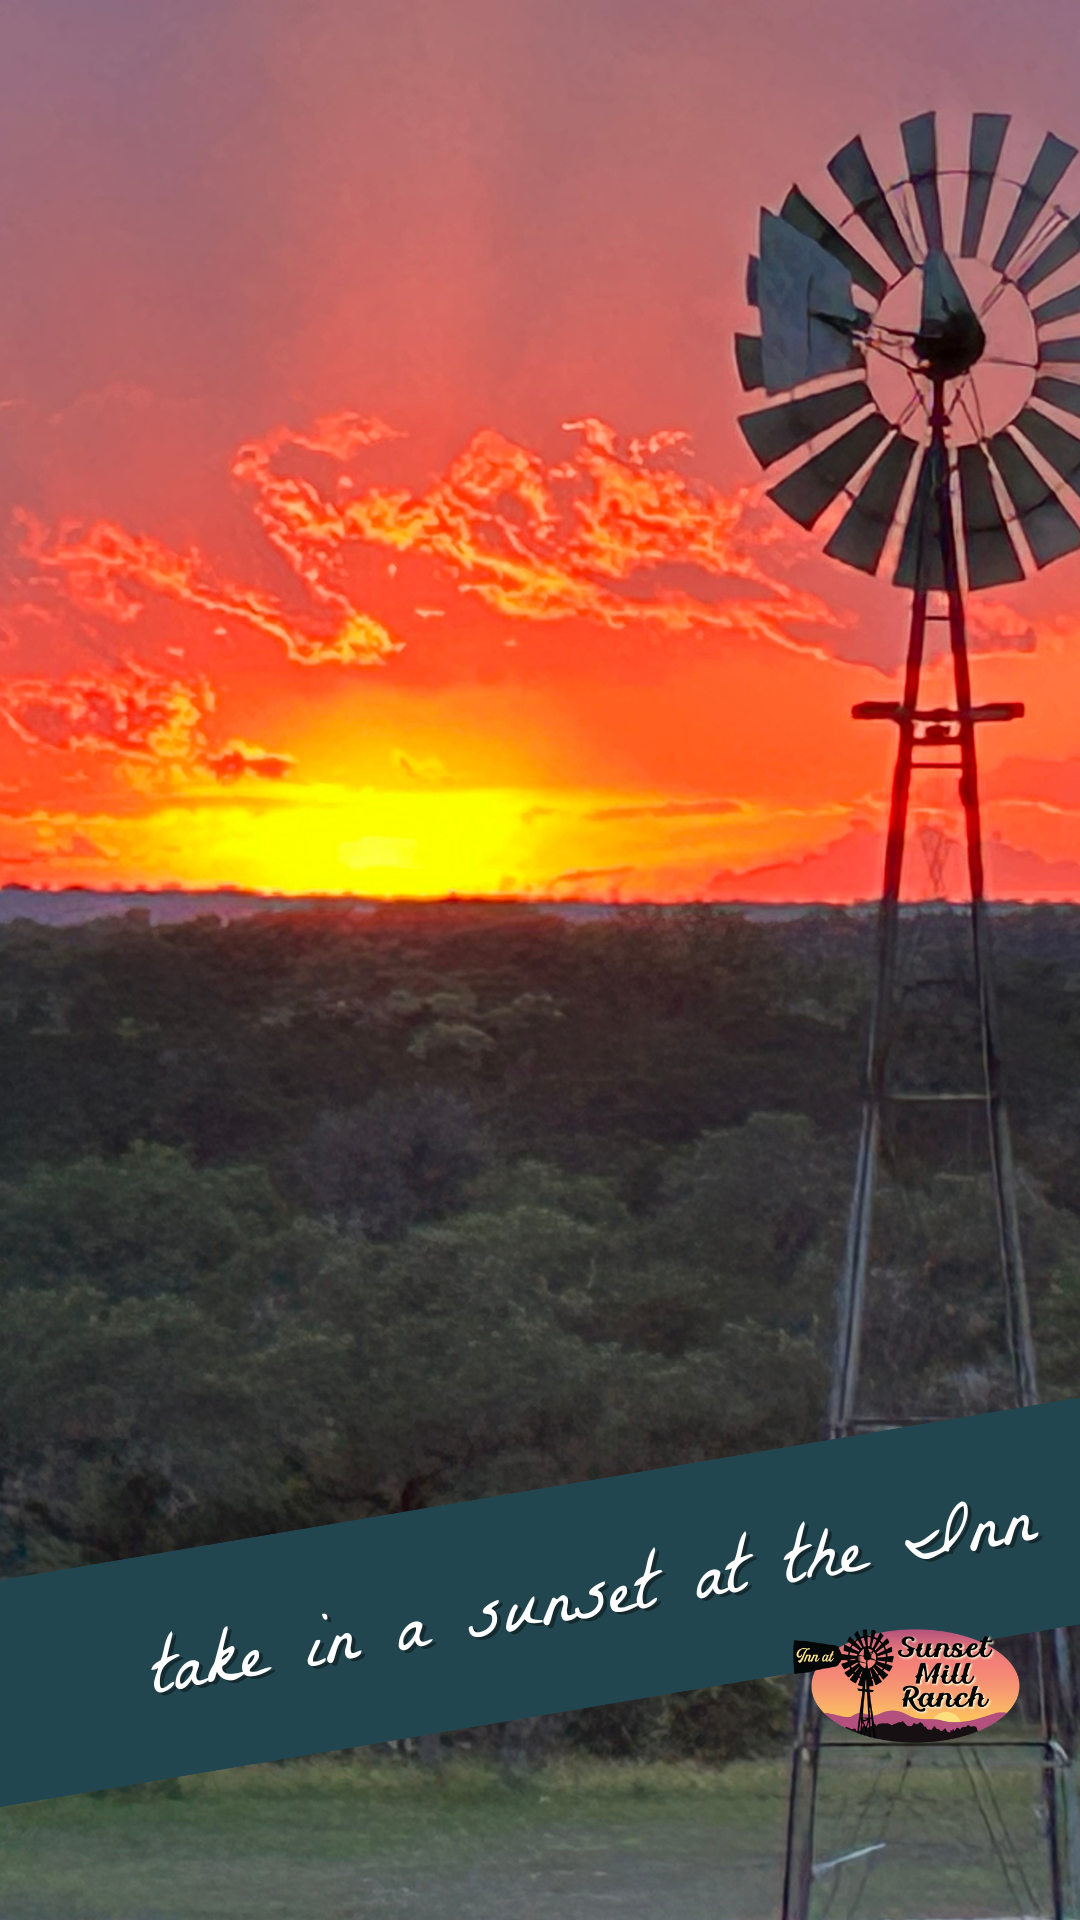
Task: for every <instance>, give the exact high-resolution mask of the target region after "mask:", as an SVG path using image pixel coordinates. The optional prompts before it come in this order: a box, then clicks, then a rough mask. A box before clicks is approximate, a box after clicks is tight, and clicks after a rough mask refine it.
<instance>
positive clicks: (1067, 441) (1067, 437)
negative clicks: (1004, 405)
mask: <svg viewBox="0 0 1080 1920" xmlns="http://www.w3.org/2000/svg"><path fill="white" fill-rule="evenodd" d="M1013 430H1014V432H1017V433H1022V434H1023V436H1024V439H1025V440H1030V442H1031V444H1032V446H1033V447H1036V448H1037V449H1038V451H1039V452H1040V453H1041V454H1042V457H1043V459H1044V460H1046V461H1048V462H1049V464H1050V466H1052V467H1053V469H1054V472H1055V473H1059V474H1060V475H1061V478H1062V479H1063V480H1067V481H1068V483H1069V485H1070V487H1071V488H1072V490H1073V492H1074V493H1080V440H1078V439H1077V438H1076V435H1075V434H1074V433H1070V432H1069V431H1068V429H1067V428H1065V427H1059V426H1058V423H1057V421H1056V420H1050V419H1048V418H1047V416H1046V414H1045V413H1037V412H1036V411H1035V408H1034V407H1024V408H1023V409H1022V411H1021V412H1020V413H1018V414H1017V416H1016V419H1015V420H1014V421H1013Z"/></svg>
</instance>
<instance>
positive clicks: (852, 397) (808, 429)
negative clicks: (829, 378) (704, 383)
mask: <svg viewBox="0 0 1080 1920" xmlns="http://www.w3.org/2000/svg"><path fill="white" fill-rule="evenodd" d="M872 404H873V401H872V398H871V394H870V389H869V387H868V386H867V384H866V382H865V380H853V381H850V382H849V383H848V385H847V386H842V387H828V388H826V390H825V392H824V393H810V394H807V395H806V396H805V397H804V398H803V399H801V400H785V401H783V402H782V404H781V405H780V406H778V407H762V409H761V411H760V413H744V414H741V415H740V417H739V425H740V427H741V428H742V430H743V433H744V435H745V437H746V439H747V441H748V443H749V446H750V449H751V451H752V453H753V454H754V455H755V457H756V458H757V460H759V461H760V463H761V465H762V466H763V467H771V466H772V464H773V462H774V461H775V460H782V459H783V458H784V455H785V454H787V453H794V451H795V449H796V447H803V446H805V445H806V443H807V441H808V440H813V439H815V438H816V436H817V435H818V434H819V433H824V432H825V431H826V429H827V428H828V427H835V426H836V424H837V422H838V421H840V420H846V419H847V417H848V415H849V414H850V413H861V412H862V410H863V408H864V407H869V406H871V405H872Z"/></svg>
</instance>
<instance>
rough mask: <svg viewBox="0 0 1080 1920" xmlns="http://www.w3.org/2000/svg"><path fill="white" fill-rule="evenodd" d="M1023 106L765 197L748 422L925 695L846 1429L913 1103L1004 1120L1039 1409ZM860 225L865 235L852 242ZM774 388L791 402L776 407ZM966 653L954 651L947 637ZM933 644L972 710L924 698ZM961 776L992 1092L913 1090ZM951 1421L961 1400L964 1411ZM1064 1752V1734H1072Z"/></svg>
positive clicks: (1060, 249)
mask: <svg viewBox="0 0 1080 1920" xmlns="http://www.w3.org/2000/svg"><path fill="white" fill-rule="evenodd" d="M1008 130H1009V116H1007V115H1005V114H987V113H979V114H976V115H975V116H974V118H973V120H972V123H971V129H970V139H969V142H968V148H967V156H966V164H965V165H963V166H955V167H945V168H943V167H940V166H939V163H938V142H937V125H936V120H935V116H934V115H933V114H932V113H926V114H922V115H920V116H919V117H917V118H915V119H912V120H908V121H905V123H904V124H903V126H902V127H901V130H900V132H901V142H902V148H903V157H904V171H903V173H902V175H901V176H900V177H899V178H898V179H896V181H895V182H894V184H892V185H890V186H887V187H886V186H883V185H882V183H881V180H880V178H879V176H878V174H877V173H876V172H875V169H874V167H873V165H872V163H871V160H870V157H869V155H868V154H867V151H866V148H865V147H864V145H863V142H862V140H861V139H855V140H852V141H850V142H849V144H848V145H847V146H845V147H844V148H842V149H841V151H840V152H839V153H837V154H836V155H835V156H834V157H833V159H832V160H831V161H830V162H829V166H828V171H829V174H830V175H831V177H832V180H833V182H834V183H835V186H836V187H837V188H838V189H839V192H840V194H841V195H842V197H843V199H844V200H845V201H846V202H847V206H848V208H849V209H850V211H849V212H848V213H846V214H845V215H844V216H843V218H842V219H841V220H840V221H839V224H837V225H834V224H833V223H832V222H831V221H830V220H828V219H827V218H826V217H825V215H824V214H822V213H820V212H819V211H818V209H817V207H816V206H815V205H814V204H813V203H812V202H811V201H810V200H808V199H807V198H806V196H805V195H804V194H803V193H801V192H800V190H799V189H798V188H797V187H793V188H792V190H791V192H790V193H789V194H788V196H787V198H786V200H785V201H784V203H783V206H782V207H781V210H780V213H779V215H776V214H772V213H769V212H767V211H763V212H762V215H761V229H760V248H759V253H758V255H757V257H756V258H754V259H752V260H751V263H750V272H749V276H748V282H747V296H748V300H749V303H750V305H751V306H753V307H756V308H757V310H758V313H759V316H760V333H759V334H757V335H753V336H751V335H747V334H741V335H737V336H736V341H735V352H736V363H737V367H738V371H739V376H740V379H741V382H742V385H743V388H744V390H745V391H747V392H748V393H755V394H757V395H759V396H761V397H762V399H763V401H764V404H761V405H758V406H756V407H755V408H754V410H753V411H751V412H748V413H746V414H744V415H743V416H742V417H741V419H740V422H739V424H740V426H741V428H742V431H743V433H744V435H745V437H746V439H747V441H748V442H749V445H750V447H751V449H752V451H753V453H754V454H755V456H756V458H757V459H758V461H759V462H760V463H761V465H762V466H763V467H766V468H770V469H772V468H776V469H778V471H779V474H780V477H779V478H778V479H777V480H776V481H775V483H774V484H773V485H772V486H770V487H769V489H768V497H769V498H770V499H771V500H773V501H774V502H775V503H776V505H777V506H779V507H780V508H781V509H782V510H783V511H784V512H785V513H786V514H788V515H789V516H790V517H791V518H792V519H793V520H795V521H796V522H797V523H798V524H799V525H800V526H802V527H804V528H807V529H818V528H820V529H821V531H822V532H823V533H824V534H825V540H824V551H825V553H826V554H827V555H828V556H829V557H830V558H832V559H835V560H838V561H841V562H843V563H844V564H846V565H848V566H850V567H853V568H856V569H857V570H859V571H860V572H862V573H865V574H871V575H876V576H878V577H883V578H887V579H891V581H892V583H893V584H894V585H895V586H897V587H899V588H901V589H902V590H904V591H905V592H906V593H908V594H909V595H910V621H909V627H908V642H907V654H906V660H905V666H904V677H903V686H902V691H901V693H900V697H899V699H898V700H895V701H889V702H886V701H870V702H865V703H863V704H862V705H860V706H858V707H856V708H855V709H854V714H853V717H854V718H855V719H857V720H879V721H886V722H888V723H889V724H890V725H892V726H893V727H895V729H896V760H895V766H894V772H893V780H892V792H891V799H890V808H889V823H888V832H887V837H886V846H885V861H884V875H883V882H882V892H881V901H880V906H879V909H878V919H877V935H876V963H875V980H874V997H873V1007H872V1014H871V1022H870V1033H869V1041H868V1048H867V1058H866V1072H865V1084H864V1097H863V1108H862V1121H861V1130H860V1138H859V1146H858V1154H857V1159H856V1168H855V1179H854V1189H853V1194H852V1200H851V1209H850V1214H849V1218H848V1228H847V1238H846V1246H845V1252H844V1258H843V1265H842V1271H841V1276H840V1285H839V1295H838V1329H837V1343H836V1354H835V1362H834V1369H833V1382H832V1394H831V1399H830V1406H829V1415H828V1433H829V1436H830V1437H831V1438H834V1439H839V1438H843V1437H845V1436H847V1435H850V1434H854V1433H857V1432H860V1431H866V1430H868V1429H873V1428H875V1427H878V1428H880V1427H882V1426H895V1425H897V1424H903V1423H905V1422H909V1421H910V1420H911V1419H912V1418H913V1417H915V1418H918V1417H926V1416H925V1414H923V1415H922V1416H919V1415H915V1416H913V1415H912V1414H911V1412H910V1411H909V1410H908V1411H906V1410H904V1409H900V1408H889V1409H887V1410H885V1409H881V1408H879V1409H877V1410H875V1411H873V1412H868V1411H866V1410H865V1408H864V1407H863V1404H862V1400H861V1398H860V1379H861V1369H860V1359H861V1343H862V1336H863V1328H864V1322H865V1318H866V1304H867V1283H868V1276H869V1272H870V1254H871V1237H872V1228H873V1215H874V1198H875V1186H876V1181H877V1174H878V1167H879V1160H880V1153H881V1145H882V1130H883V1124H884V1123H885V1122H886V1120H887V1118H888V1116H889V1115H890V1113H891V1112H894V1111H895V1110H896V1104H897V1103H898V1102H901V1101H903V1102H907V1103H912V1104H913V1105H914V1106H916V1107H917V1106H918V1105H919V1104H920V1103H929V1102H934V1103H935V1104H936V1105H937V1103H943V1105H937V1110H938V1112H939V1113H940V1112H941V1111H942V1110H943V1109H944V1110H955V1107H956V1106H966V1109H967V1112H968V1113H969V1114H970V1113H971V1111H972V1103H975V1104H976V1105H977V1106H978V1107H981V1108H982V1110H983V1111H984V1113H985V1119H986V1129H987V1135H986V1137H987V1147H988V1159H989V1171H990V1178H991V1184H992V1188H993V1195H994V1210H995V1217H996V1232H997V1244H998V1254H999V1260H1000V1267H1001V1280H1002V1286H1003V1292H1004V1307H1005V1313H1004V1323H1005V1338H1006V1344H1007V1348H1008V1358H1009V1363H1010V1370H1011V1380H1012V1398H1013V1401H1014V1404H1015V1405H1017V1406H1031V1405H1033V1404H1035V1403H1036V1402H1037V1399H1038V1387H1037V1381H1036V1369H1035V1352H1034V1345H1033V1341H1032V1333H1031V1318H1030V1312H1029V1307H1028V1295H1027V1287H1026V1283H1025V1276H1024V1257H1023V1247H1022V1243H1021V1235H1020V1226H1019V1215H1018V1208H1017V1196H1016V1177H1015V1171H1014V1166H1013V1156H1012V1146H1011V1141H1010V1135H1009V1125H1008V1118H1007V1114H1006V1110H1005V1103H1004V1097H1003V1091H1002V1077H1001V1065H1000V1054H999V1047H998V1035H997V1016H996V1011H995V1004H994V992H993V975H992V966H991V954H990V941H989V928H988V924H987V915H986V900H985V879H984V871H983V845H982V830H981V821H980V809H979V781H978V765H977V753H976V741H977V736H978V732H979V729H980V728H981V727H983V726H986V725H1001V724H1004V723H1008V722H1010V721H1014V720H1018V719H1020V718H1022V715H1023V708H1022V706H1020V705H1019V704H1018V703H1015V702H1007V703H1006V702H999V703H995V704H983V705H978V704H976V700H975V696H974V693H973V689H972V682H971V670H970V663H969V656H968V638H967V620H966V605H967V598H968V596H969V595H970V594H971V593H974V592H977V591H979V590H981V589H983V588H988V587H999V586H1004V585H1011V584H1014V583H1017V582H1021V581H1023V580H1024V579H1025V578H1027V577H1028V576H1029V575H1031V574H1032V573H1033V572H1034V571H1036V570H1039V569H1041V568H1043V567H1045V566H1047V565H1049V563H1050V562H1051V561H1053V560H1056V559H1059V558H1060V557H1061V556H1063V555H1065V554H1067V553H1070V552H1074V551H1076V550H1077V549H1080V524H1078V515H1080V438H1077V437H1076V435H1075V434H1074V433H1073V431H1072V430H1071V428H1070V426H1069V425H1067V424H1066V422H1067V420H1068V419H1069V418H1070V417H1071V418H1072V419H1073V420H1076V419H1078V418H1080V338H1077V337H1074V336H1073V335H1071V334H1070V333H1069V331H1068V328H1067V325H1066V326H1065V328H1064V330H1063V324H1062V323H1067V322H1068V321H1069V320H1070V318H1071V317H1072V316H1073V315H1077V314H1080V286H1076V285H1073V286H1069V285H1068V284H1067V281H1068V279H1069V278H1070V277H1072V276H1071V274H1070V273H1069V271H1068V270H1069V268H1070V263H1072V262H1074V261H1075V260H1076V258H1077V256H1078V255H1080V215H1076V216H1073V217H1070V216H1069V215H1068V214H1067V213H1065V212H1063V211H1062V210H1061V208H1059V207H1058V205H1057V204H1056V202H1055V200H1054V195H1055V193H1056V190H1057V188H1058V185H1059V183H1060V182H1061V180H1062V179H1063V177H1064V175H1065V172H1066V170H1067V169H1068V167H1069V166H1070V164H1071V162H1072V161H1073V160H1074V159H1075V158H1076V151H1077V150H1076V148H1074V147H1071V146H1069V145H1067V144H1066V143H1065V142H1064V141H1062V140H1059V139H1058V138H1057V137H1056V136H1055V135H1053V134H1048V135H1047V136H1046V138H1045V139H1044V140H1043V142H1042V144H1041V146H1040V147H1039V149H1038V152H1037V153H1036V155H1035V157H1034V160H1033V161H1032V163H1031V166H1030V168H1029V170H1028V171H1027V173H1026V176H1025V177H1023V178H1022V179H1016V178H1013V177H1012V176H1011V175H1010V174H1009V173H1008V172H1007V171H1005V170H1003V169H1002V165H1001V162H1002V155H1003V153H1004V151H1005V143H1006V137H1007V134H1008ZM853 233H854V234H856V235H857V238H858V244H856V241H855V239H853V238H852V234H853ZM777 396H781V397H779V398H777ZM936 642H937V643H943V644H942V645H941V646H940V647H939V648H938V649H935V643H936ZM935 650H939V651H942V652H944V654H945V656H946V657H947V660H948V662H949V674H950V679H951V698H948V699H947V702H946V704H940V701H939V703H937V704H930V703H929V702H928V701H927V700H926V698H925V695H924V688H925V685H926V683H927V679H928V674H929V672H931V671H933V666H934V661H933V655H934V652H935ZM928 771H929V772H932V773H933V774H934V776H935V778H936V777H938V776H940V774H942V773H946V774H948V773H952V774H955V775H956V776H957V781H958V786H957V792H958V798H959V805H960V810H961V812H962V815H963V823H964V839H965V842H966V853H967V876H968V915H969V924H970V965H971V969H972V979H973V989H974V1003H975V1011H976V1023H977V1035H978V1072H977V1075H976V1076H975V1077H976V1079H977V1082H978V1084H977V1085H975V1086H971V1085H968V1086H965V1087H958V1086H953V1087H950V1088H947V1089H942V1088H940V1087H938V1086H935V1087H933V1088H926V1089H922V1090H920V1089H911V1088H901V1087H900V1086H898V1084H897V1082H896V1079H895V1075H894V1072H893V1069H894V1066H895V1047H894V1041H895V1037H896V1028H897V997H898V961H897V954H898V937H899V932H900V918H901V915H900V895H901V880H902V875H903V867H904V854H905V847H906V844H907V841H908V836H909V808H910V803H911V793H912V785H913V781H914V780H915V778H916V777H917V776H919V775H920V774H922V773H924V772H928ZM950 1411H954V1412H955V1411H960V1409H959V1408H953V1409H950ZM1035 1657H1036V1662H1037V1672H1038V1674H1039V1676H1040V1690H1041V1700H1042V1718H1043V1728H1042V1739H1041V1740H1040V1742H1039V1743H1038V1744H1039V1746H1040V1747H1041V1750H1042V1759H1043V1801H1044V1828H1045V1833H1046V1838H1047V1844H1048V1849H1049V1872H1050V1882H1051V1888H1052V1900H1053V1913H1054V1920H1062V1916H1064V1915H1065V1914H1067V1913H1069V1914H1075V1913H1076V1912H1077V1910H1078V1909H1077V1901H1078V1898H1080V1858H1077V1857H1076V1852H1077V1850H1076V1847H1075V1845H1074V1844H1072V1836H1073V1834H1074V1833H1075V1824H1074V1820H1073V1818H1072V1815H1071V1805H1072V1798H1073V1795H1074V1785H1073V1781H1072V1779H1071V1773H1070V1769H1069V1765H1068V1755H1067V1753H1066V1751H1065V1747H1066V1746H1068V1744H1069V1742H1070V1740H1071V1736H1072V1727H1071V1724H1070V1721H1071V1715H1072V1697H1073V1696H1072V1685H1071V1679H1070V1675H1069V1669H1068V1646H1067V1641H1066V1637H1065V1634H1064V1632H1059V1633H1055V1634H1052V1635H1040V1636H1036V1637H1035ZM1063 1740H1064V1742H1065V1746H1063V1745H1062V1744H1061V1742H1062V1741H1063ZM821 1748H822V1731H821V1720H820V1715H819V1714H818V1711H817V1709H816V1707H815V1706H814V1705H813V1702H812V1699H811V1696H810V1690H809V1681H808V1680H807V1681H805V1682H804V1684H803V1689H802V1695H801V1699H800V1704H799V1712H798V1723H797V1732H796V1739H795V1745H794V1751H793V1759H792V1774H791V1799H790V1807H789V1821H788V1836H787V1853H786V1870H785V1883H784V1907H783V1912H784V1920H806V1916H807V1914H808V1911H809V1907H810V1898H811V1890H812V1884H813V1874H814V1811H815V1801H816V1792H817V1782H818V1770H819V1765H820V1758H821Z"/></svg>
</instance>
